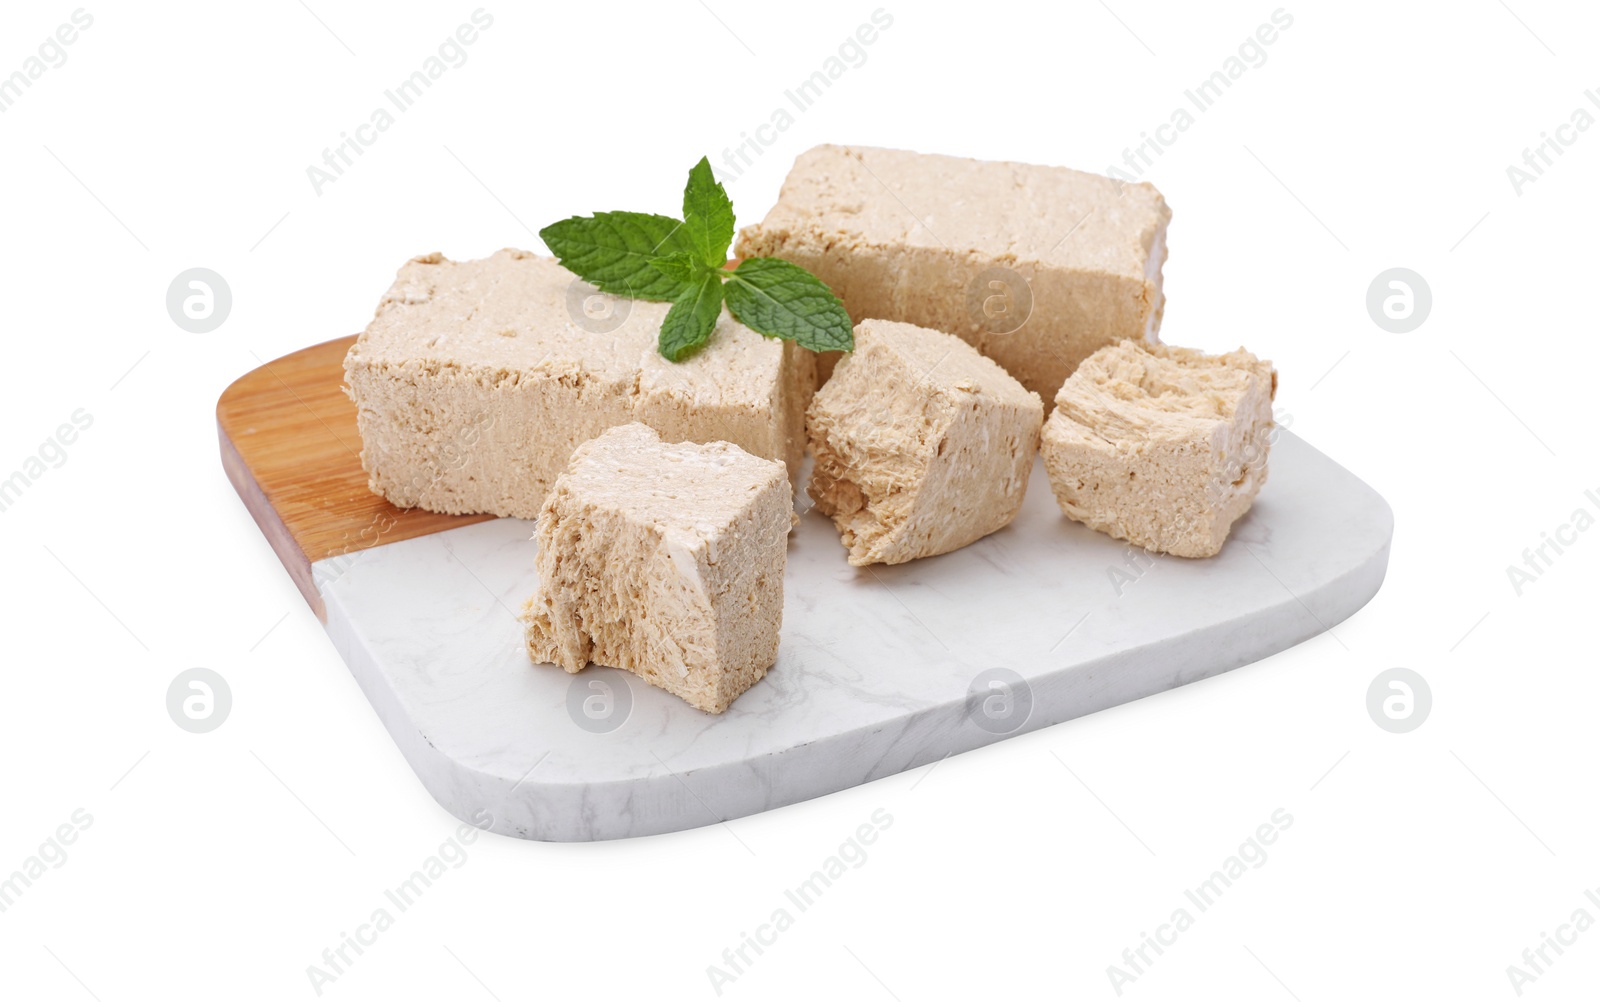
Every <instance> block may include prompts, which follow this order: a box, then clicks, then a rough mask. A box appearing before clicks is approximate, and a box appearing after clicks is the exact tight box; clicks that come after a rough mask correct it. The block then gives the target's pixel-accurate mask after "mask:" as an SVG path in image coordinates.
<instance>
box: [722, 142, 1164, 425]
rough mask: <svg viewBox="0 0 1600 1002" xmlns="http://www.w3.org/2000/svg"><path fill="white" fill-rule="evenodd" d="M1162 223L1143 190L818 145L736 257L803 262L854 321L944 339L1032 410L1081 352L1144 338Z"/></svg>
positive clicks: (1154, 194) (1089, 177) (1158, 202)
mask: <svg viewBox="0 0 1600 1002" xmlns="http://www.w3.org/2000/svg"><path fill="white" fill-rule="evenodd" d="M1171 218H1172V212H1171V211H1170V210H1169V209H1168V208H1167V204H1166V202H1165V201H1164V200H1163V199H1162V197H1161V193H1160V192H1158V191H1157V190H1156V189H1155V188H1154V187H1152V186H1151V185H1149V184H1147V183H1138V184H1126V183H1123V182H1120V181H1115V180H1112V179H1111V178H1109V177H1103V176H1101V175H1099V174H1088V173H1084V172H1083V171H1075V170H1069V169H1067V168H1065V167H1043V166H1037V165H1034V164H1020V163H1004V162H991V161H983V160H969V159H966V158H964V157H950V156H936V155H931V154H922V153H911V152H908V151H905V150H884V149H873V148H870V147H860V146H857V147H845V146H818V147H816V148H814V149H811V150H807V151H806V152H805V153H802V154H801V155H800V156H799V158H798V159H796V160H795V164H794V168H793V169H792V170H790V172H789V176H788V178H787V179H786V180H785V181H784V182H783V189H782V191H780V192H779V194H778V203H777V204H776V205H775V206H773V208H772V210H771V211H770V212H768V213H767V217H766V218H765V219H763V220H762V221H761V222H760V223H758V224H756V225H754V226H750V227H746V228H745V229H744V231H743V232H742V233H740V235H739V244H738V252H739V254H740V255H741V256H744V257H757V256H768V257H780V258H783V259H785V260H788V261H792V262H794V263H795V264H798V265H800V266H801V267H803V268H807V269H810V271H811V272H812V273H813V274H815V275H816V276H817V277H818V278H820V279H822V280H823V281H824V282H826V283H828V285H830V286H832V288H833V291H834V292H835V293H836V294H837V295H838V296H839V298H840V299H842V300H843V301H844V305H845V308H846V309H847V310H849V311H850V316H851V318H852V319H854V320H857V321H859V320H862V319H864V318H867V317H877V318H881V319H885V320H901V321H905V322H907V323H913V324H920V325H922V326H924V327H932V328H934V329H935V330H941V331H949V332H950V333H953V334H958V335H960V336H961V337H962V338H965V339H966V340H967V341H968V342H970V343H971V344H972V345H973V346H975V347H976V348H977V349H978V350H979V351H981V352H983V353H984V354H985V355H987V356H989V357H990V358H992V359H994V360H995V361H997V362H999V363H1000V364H1001V365H1002V366H1004V367H1005V368H1006V371H1008V372H1010V373H1011V374H1012V375H1013V376H1015V377H1016V378H1017V379H1018V380H1019V381H1020V382H1021V383H1022V385H1023V386H1026V387H1027V388H1028V389H1030V390H1033V391H1034V392H1035V393H1037V394H1039V396H1040V398H1041V399H1043V400H1044V401H1045V402H1046V404H1047V405H1048V403H1049V401H1050V400H1052V399H1053V398H1054V397H1055V392H1056V390H1058V389H1060V388H1061V383H1062V381H1063V380H1065V379H1066V378H1067V375H1068V374H1069V373H1070V372H1072V370H1073V369H1074V368H1075V367H1076V366H1077V365H1078V363H1079V362H1081V361H1083V360H1084V359H1085V358H1087V357H1088V356H1089V355H1090V354H1092V353H1093V352H1094V351H1096V350H1097V349H1099V348H1102V347H1104V346H1106V345H1111V344H1116V343H1117V342H1119V341H1121V340H1123V339H1124V338H1133V339H1138V340H1149V341H1151V342H1154V341H1155V340H1156V333H1157V331H1158V330H1159V329H1160V326H1161V314H1162V307H1163V303H1164V298H1163V296H1162V291H1161V265H1162V263H1163V262H1164V261H1165V260H1166V257H1167V245H1166V237H1167V223H1168V221H1169V220H1170V219H1171Z"/></svg>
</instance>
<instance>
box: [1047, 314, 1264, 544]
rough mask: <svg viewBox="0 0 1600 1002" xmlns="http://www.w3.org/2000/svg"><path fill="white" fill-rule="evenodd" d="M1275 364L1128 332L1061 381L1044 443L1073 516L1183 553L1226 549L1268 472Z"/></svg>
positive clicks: (1058, 490) (1053, 479) (1056, 487)
mask: <svg viewBox="0 0 1600 1002" xmlns="http://www.w3.org/2000/svg"><path fill="white" fill-rule="evenodd" d="M1277 388H1278V374H1277V371H1276V370H1274V369H1273V367H1272V363H1271V362H1268V361H1264V360H1262V359H1258V358H1256V357H1255V356H1254V355H1252V354H1250V353H1249V352H1248V351H1245V350H1244V349H1243V348H1240V349H1239V350H1237V351H1231V352H1228V353H1227V354H1225V355H1206V354H1204V353H1202V352H1199V351H1194V350H1192V349H1189V348H1176V347H1168V346H1163V345H1155V346H1146V345H1141V344H1136V343H1134V342H1132V341H1124V342H1122V343H1121V344H1119V345H1115V346H1113V347H1109V348H1102V349H1101V350H1100V351H1097V352H1095V353H1094V354H1093V355H1091V356H1090V357H1089V358H1088V359H1087V360H1086V361H1085V362H1084V363H1083V364H1082V365H1080V366H1079V367H1078V369H1077V371H1076V372H1074V373H1073V374H1072V376H1071V377H1070V378H1069V379H1068V380H1067V381H1066V382H1065V383H1064V384H1062V387H1061V392H1060V393H1058V394H1057V395H1056V407H1055V410H1054V412H1052V413H1051V415H1050V420H1049V421H1047V422H1046V423H1045V426H1044V434H1043V436H1042V444H1041V446H1040V450H1041V452H1042V453H1043V455H1044V465H1045V470H1046V472H1047V473H1048V474H1049V476H1050V488H1051V490H1052V491H1053V492H1054V493H1055V496H1056V501H1057V502H1058V503H1059V504H1060V505H1061V510H1062V511H1063V512H1065V513H1066V514H1067V516H1068V517H1069V518H1072V519H1075V520H1077V521H1079V522H1083V523H1084V524H1086V525H1088V526H1089V527H1090V528H1093V529H1096V530H1098V531H1100V532H1104V533H1107V534H1108V535H1111V536H1114V537H1116V538H1117V539H1125V540H1127V541H1128V542H1130V543H1133V544H1134V545H1136V546H1141V547H1144V548H1145V549H1147V550H1152V551H1155V552H1158V553H1170V554H1174V555H1176V556H1180V557H1209V556H1213V555H1214V554H1216V553H1217V552H1218V551H1219V550H1221V549H1222V544H1223V541H1224V540H1226V539H1227V538H1228V531H1229V529H1230V528H1231V527H1232V526H1233V523H1234V522H1235V521H1236V520H1238V519H1239V518H1240V517H1241V516H1243V515H1244V513H1245V512H1247V511H1249V510H1250V505H1251V503H1252V502H1253V501H1254V500H1255V497H1256V495H1257V494H1258V493H1259V492H1260V490H1261V485H1262V484H1264V483H1266V480H1267V454H1268V451H1269V449H1270V447H1271V444H1272V442H1271V440H1272V427H1273V421H1272V400H1273V397H1274V396H1275V395H1276V393H1277Z"/></svg>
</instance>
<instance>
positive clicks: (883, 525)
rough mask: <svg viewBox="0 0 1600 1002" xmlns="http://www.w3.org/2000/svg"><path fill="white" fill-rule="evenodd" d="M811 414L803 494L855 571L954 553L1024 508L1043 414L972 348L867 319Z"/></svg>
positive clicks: (1031, 396)
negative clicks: (810, 462) (834, 531)
mask: <svg viewBox="0 0 1600 1002" xmlns="http://www.w3.org/2000/svg"><path fill="white" fill-rule="evenodd" d="M855 336H856V346H855V351H854V352H853V353H851V354H849V355H847V356H845V357H844V358H843V359H842V360H840V362H839V364H838V367H837V368H835V369H834V373H833V377H832V378H831V379H829V380H828V382H827V383H826V384H824V386H823V387H822V389H821V390H819V391H818V392H817V395H816V397H814V398H813V399H812V401H811V407H810V409H809V410H808V411H807V413H806V434H807V436H808V437H809V438H810V441H811V450H812V453H813V454H814V456H815V457H816V462H815V465H814V466H813V468H812V473H811V483H810V484H809V486H808V487H807V491H808V493H810V495H811V497H812V499H813V500H815V501H816V502H817V510H818V511H820V512H822V513H823V514H824V515H829V516H832V518H833V521H834V524H836V525H837V526H838V527H839V538H840V541H841V542H843V543H844V545H845V547H846V548H847V549H848V550H849V551H850V558H849V559H850V563H852V564H855V565H856V566H863V565H866V564H898V563H904V562H905V561H907V560H914V559H916V558H917V557H928V556H933V555H934V554H938V553H948V552H950V551H951V550H955V549H959V548H961V547H963V546H966V545H967V544H968V543H971V542H973V541H975V540H977V539H981V538H982V537H984V536H987V535H988V534H989V533H991V532H994V531H995V530H997V529H1000V528H1003V527H1004V526H1005V525H1007V524H1008V523H1009V522H1010V521H1011V520H1012V519H1013V518H1015V517H1016V514H1017V510H1018V509H1019V508H1021V507H1022V497H1023V493H1024V492H1025V491H1026V490H1027V488H1028V474H1029V472H1031V471H1032V469H1033V457H1034V455H1035V454H1036V453H1037V451H1038V443H1039V426H1040V424H1042V423H1043V421H1044V406H1043V404H1042V403H1041V402H1040V400H1039V396H1038V394H1036V393H1031V392H1029V391H1028V390H1026V389H1024V388H1023V386H1022V384H1021V383H1019V382H1017V381H1016V380H1015V379H1013V378H1011V376H1009V375H1007V374H1006V371H1005V370H1004V369H1002V368H1000V366H998V365H996V364H995V363H994V362H992V361H990V360H989V359H987V358H984V357H983V356H982V355H980V354H978V352H977V351H976V350H975V349H973V348H972V346H971V345H969V344H967V343H966V342H965V341H963V340H961V339H960V338H958V337H955V336H954V335H951V334H945V333H943V332H942V331H935V330H928V329H927V328H925V327H915V326H913V325H911V324H903V323H895V322H893V321H889V320H863V321H862V322H861V323H859V324H857V325H856V328H855Z"/></svg>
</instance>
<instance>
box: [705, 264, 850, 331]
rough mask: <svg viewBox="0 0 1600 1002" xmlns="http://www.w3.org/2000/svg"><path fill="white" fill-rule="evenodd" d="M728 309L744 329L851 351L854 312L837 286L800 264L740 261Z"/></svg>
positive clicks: (730, 286) (728, 292)
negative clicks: (838, 293)
mask: <svg viewBox="0 0 1600 1002" xmlns="http://www.w3.org/2000/svg"><path fill="white" fill-rule="evenodd" d="M723 295H724V296H725V297H726V298H727V301H728V309H729V311H730V312H732V313H733V315H734V317H735V318H736V319H737V320H738V321H739V322H740V323H742V324H744V325H745V326H746V327H749V328H750V329H751V330H753V331H756V332H758V333H761V334H765V335H767V336H768V337H780V338H784V339H785V340H788V341H794V342H796V343H798V344H799V345H800V346H801V347H802V348H810V349H811V350H812V351H850V350H851V349H853V348H854V347H855V344H856V340H855V335H854V333H852V331H851V328H850V314H848V313H846V312H845V309H844V304H843V303H841V302H839V297H837V296H835V295H834V294H833V290H832V289H829V288H828V287H827V286H826V285H824V284H823V282H822V280H821V279H819V278H817V276H815V275H813V274H811V272H809V271H806V270H805V269H804V268H802V267H800V266H799V265H796V264H790V263H789V262H788V261H780V260H778V259H777V258H773V257H752V258H747V259H745V260H744V261H741V262H739V267H738V268H736V269H734V271H733V273H732V274H731V275H729V276H728V285H727V288H725V289H724V290H723Z"/></svg>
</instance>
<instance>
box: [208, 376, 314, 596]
mask: <svg viewBox="0 0 1600 1002" xmlns="http://www.w3.org/2000/svg"><path fill="white" fill-rule="evenodd" d="M229 389H232V386H230V387H229ZM226 396H227V394H226V392H224V394H223V397H224V398H226ZM217 407H218V409H219V410H220V409H221V407H222V401H220V400H219V401H218V402H217ZM217 440H218V442H219V444H220V446H221V451H222V469H223V470H224V472H226V473H227V475H228V482H229V483H231V484H233V489H234V490H235V491H237V492H238V494H239V499H240V500H241V501H243V502H244V507H245V510H246V511H248V512H249V513H250V517H251V518H253V519H255V523H256V526H257V527H258V528H260V530H261V534H262V535H263V536H266V537H267V543H268V544H269V545H270V546H271V547H272V551H273V552H274V553H276V554H277V555H278V559H279V560H280V561H282V562H283V566H284V569H285V570H287V571H288V572H289V577H290V579H291V580H293V581H294V583H295V587H296V588H299V589H300V594H301V595H302V596H304V598H305V600H306V603H307V604H308V605H310V606H311V611H312V612H314V613H316V614H317V619H319V620H321V622H322V623H323V625H324V626H326V625H327V622H328V608H327V606H326V605H325V604H324V603H323V601H322V593H321V592H319V591H317V584H316V581H315V580H314V579H313V577H312V574H311V558H310V557H309V556H308V555H307V554H306V552H305V551H304V550H303V549H301V548H300V544H299V543H296V542H295V540H294V536H293V534H292V533H290V532H289V527H288V526H287V525H284V524H283V519H282V518H280V517H279V516H278V512H277V509H275V508H273V507H272V504H271V502H269V501H268V500H267V495H266V492H264V491H263V490H262V489H261V485H260V484H258V483H256V478H255V476H254V475H253V474H252V473H251V472H250V465H249V464H248V463H246V462H245V461H244V457H243V456H241V455H240V454H239V450H238V448H237V447H235V446H234V444H233V440H232V439H230V438H229V437H228V432H227V430H226V429H225V428H224V427H223V424H222V420H221V418H220V417H219V418H218V420H217Z"/></svg>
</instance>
